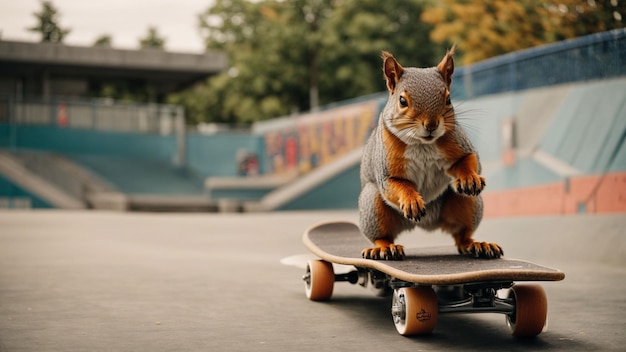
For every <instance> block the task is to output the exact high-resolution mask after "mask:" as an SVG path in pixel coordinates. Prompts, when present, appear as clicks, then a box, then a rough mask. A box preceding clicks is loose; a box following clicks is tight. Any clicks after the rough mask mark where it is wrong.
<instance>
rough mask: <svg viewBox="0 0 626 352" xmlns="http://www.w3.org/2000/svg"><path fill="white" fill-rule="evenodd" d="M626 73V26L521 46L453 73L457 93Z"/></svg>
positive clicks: (490, 91) (494, 91)
mask: <svg viewBox="0 0 626 352" xmlns="http://www.w3.org/2000/svg"><path fill="white" fill-rule="evenodd" d="M624 75H626V29H625V28H622V29H616V30H612V31H607V32H602V33H596V34H591V35H587V36H583V37H579V38H575V39H570V40H565V41H561V42H558V43H554V44H549V45H544V46H540V47H535V48H531V49H527V50H522V51H518V52H514V53H510V54H506V55H502V56H498V57H495V58H493V59H489V60H485V61H481V62H478V63H476V64H473V65H469V66H464V67H460V68H458V69H457V70H456V71H455V73H454V77H453V80H454V84H452V96H453V98H455V99H458V100H467V99H471V98H476V97H479V96H483V95H489V94H497V93H504V92H511V91H519V90H524V89H529V88H536V87H543V86H550V85H554V84H561V83H568V82H576V81H587V80H596V79H607V78H612V77H620V76H624Z"/></svg>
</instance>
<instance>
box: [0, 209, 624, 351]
mask: <svg viewBox="0 0 626 352" xmlns="http://www.w3.org/2000/svg"><path fill="white" fill-rule="evenodd" d="M333 219H336V220H339V219H340V220H356V219H357V215H356V213H355V212H291V213H267V214H150V213H113V212H89V211H3V212H0V351H293V350H298V351H330V350H332V351H384V350H397V351H404V350H411V351H420V350H433V351H439V350H441V351H443V350H445V351H449V350H478V349H480V350H485V351H489V350H493V351H504V350H508V351H516V350H520V351H521V350H524V351H526V350H562V351H589V350H603V351H606V350H623V348H624V347H623V346H625V345H626V334H624V332H625V331H626V319H624V316H623V312H625V311H626V298H625V296H623V295H622V293H624V292H626V265H625V264H626V230H625V229H626V216H624V215H623V214H620V215H608V216H585V215H581V216H572V217H537V218H516V219H490V220H485V221H484V222H483V224H482V225H481V227H480V229H479V232H478V233H477V234H476V238H477V239H481V240H491V241H494V242H498V243H500V244H501V245H502V246H503V247H504V250H505V255H506V256H508V257H515V258H521V259H527V260H532V261H536V262H539V263H540V264H544V265H548V266H554V267H558V268H560V269H561V270H563V271H564V272H565V273H566V278H565V280H564V281H562V282H552V283H544V284H543V286H544V288H545V289H546V291H547V294H548V300H549V330H548V331H547V332H545V333H543V334H542V335H540V336H539V337H538V338H535V339H525V340H524V339H522V340H520V339H515V338H513V337H511V336H510V335H509V332H508V328H507V327H506V324H505V323H504V317H503V316H502V315H496V314H484V315H442V316H440V318H439V323H438V325H437V328H436V329H435V332H434V333H433V335H432V336H426V337H411V338H406V337H402V336H400V335H398V334H397V333H396V331H395V328H394V326H393V323H392V321H391V318H390V311H389V310H390V305H391V301H390V298H378V297H375V296H374V295H373V294H372V293H371V292H369V291H368V290H367V289H363V288H361V287H359V286H352V285H350V284H347V283H338V284H337V285H336V286H335V293H334V295H333V299H332V300H331V301H330V302H326V303H316V302H311V301H308V300H307V299H306V298H305V295H304V287H303V283H302V281H301V276H302V274H303V270H304V269H303V268H302V265H303V263H304V261H305V260H306V258H308V255H306V249H305V248H304V246H303V245H302V242H301V235H302V233H303V231H304V230H305V229H306V228H307V227H309V226H311V225H312V224H315V223H317V222H321V221H326V220H333ZM400 242H401V243H403V244H407V245H424V246H426V245H440V244H452V241H451V239H450V238H449V237H448V236H446V235H443V234H440V233H433V234H424V233H420V232H416V233H412V234H406V235H404V236H402V237H401V238H400ZM285 264H289V265H285Z"/></svg>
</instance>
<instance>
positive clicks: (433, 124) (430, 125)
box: [424, 121, 439, 132]
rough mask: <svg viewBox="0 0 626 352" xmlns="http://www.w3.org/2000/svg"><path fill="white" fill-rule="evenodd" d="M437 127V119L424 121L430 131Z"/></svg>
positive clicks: (425, 126)
mask: <svg viewBox="0 0 626 352" xmlns="http://www.w3.org/2000/svg"><path fill="white" fill-rule="evenodd" d="M437 127H439V123H438V122H437V121H426V122H424V128H425V129H426V130H427V131H428V132H432V131H434V130H436V129H437Z"/></svg>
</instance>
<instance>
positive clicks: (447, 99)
mask: <svg viewBox="0 0 626 352" xmlns="http://www.w3.org/2000/svg"><path fill="white" fill-rule="evenodd" d="M450 104H452V102H451V101H450V96H448V97H447V98H446V105H450Z"/></svg>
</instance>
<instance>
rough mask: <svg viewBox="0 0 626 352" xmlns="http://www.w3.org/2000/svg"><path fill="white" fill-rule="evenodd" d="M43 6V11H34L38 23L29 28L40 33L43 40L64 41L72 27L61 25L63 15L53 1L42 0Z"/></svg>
mask: <svg viewBox="0 0 626 352" xmlns="http://www.w3.org/2000/svg"><path fill="white" fill-rule="evenodd" d="M41 6H42V9H41V12H35V13H33V15H34V16H35V17H36V18H37V22H38V23H37V25H35V26H34V27H30V28H28V30H29V31H31V32H38V33H40V34H41V41H42V42H50V43H62V42H63V39H64V38H65V36H67V35H68V34H69V33H70V29H64V28H61V27H60V26H59V18H60V16H61V15H60V14H59V11H58V10H57V8H56V7H55V6H54V4H52V2H51V1H42V2H41Z"/></svg>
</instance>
